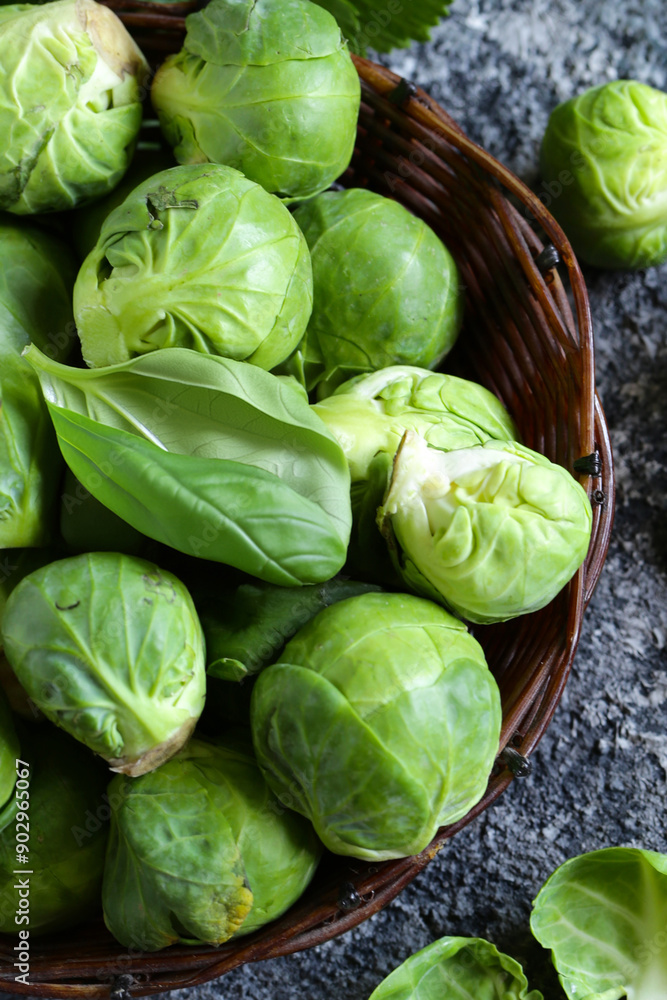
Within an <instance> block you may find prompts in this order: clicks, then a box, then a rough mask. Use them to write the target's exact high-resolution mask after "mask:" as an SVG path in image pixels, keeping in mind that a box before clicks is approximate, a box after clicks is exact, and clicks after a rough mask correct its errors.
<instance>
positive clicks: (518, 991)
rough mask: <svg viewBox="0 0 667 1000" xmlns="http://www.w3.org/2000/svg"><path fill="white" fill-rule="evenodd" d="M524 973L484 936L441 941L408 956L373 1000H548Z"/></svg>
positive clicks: (382, 985)
mask: <svg viewBox="0 0 667 1000" xmlns="http://www.w3.org/2000/svg"><path fill="white" fill-rule="evenodd" d="M527 990H528V981H527V979H526V977H525V975H524V973H523V969H522V968H521V966H520V965H519V963H518V962H516V961H515V960H514V959H513V958H510V956H509V955H504V954H503V953H502V952H501V951H498V949H497V948H496V946H495V945H494V944H491V942H490V941H485V940H484V938H467V937H443V938H439V940H437V941H433V943H432V944H429V945H427V947H426V948H422V949H421V950H420V951H417V952H415V953H414V955H410V957H409V958H408V959H406V961H405V962H403V963H402V964H401V965H399V966H398V968H397V969H394V971H393V972H391V973H390V974H389V975H388V976H387V977H386V979H383V980H382V982H381V983H380V985H379V986H378V987H377V989H375V990H373V992H372V993H371V995H370V997H369V1000H454V998H455V997H459V998H461V1000H463V998H464V997H470V998H472V997H474V998H475V1000H544V998H543V997H542V994H541V993H540V992H539V990H530V992H527Z"/></svg>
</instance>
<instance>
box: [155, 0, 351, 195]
mask: <svg viewBox="0 0 667 1000" xmlns="http://www.w3.org/2000/svg"><path fill="white" fill-rule="evenodd" d="M186 27H187V34H186V37H185V43H184V46H183V48H182V50H181V51H180V52H179V53H177V54H175V55H171V56H169V57H168V58H167V59H166V60H165V62H164V63H163V64H162V66H161V67H160V68H159V69H158V72H157V73H156V75H155V79H154V80H153V86H152V88H151V97H152V100H153V106H154V107H155V110H156V112H157V114H158V117H159V119H160V123H161V125H162V129H163V131H164V133H165V135H166V137H167V139H168V141H169V142H170V143H171V145H172V146H173V147H174V154H175V156H176V159H177V160H178V161H179V163H205V162H207V161H210V162H213V163H226V164H229V166H231V167H236V168H237V169H238V170H241V171H242V172H243V173H244V174H245V175H246V176H247V177H249V178H250V179H251V180H254V181H257V183H258V184H261V185H262V186H263V187H264V188H266V190H267V191H271V192H273V193H275V194H280V195H285V196H289V197H291V198H308V197H310V196H311V195H314V194H316V193H317V192H318V191H323V190H324V189H325V188H327V187H329V185H330V184H331V182H332V181H334V180H335V179H336V178H337V177H338V176H339V174H342V173H343V171H344V170H345V168H346V167H347V165H348V163H349V162H350V158H351V156H352V150H353V148H354V142H355V139H356V135H357V115H358V112H359V102H360V95H361V90H360V84H359V76H358V74H357V71H356V69H355V67H354V64H353V63H352V60H351V58H350V55H349V53H348V50H347V46H346V44H345V40H344V39H343V37H342V35H341V32H340V28H339V27H338V25H337V24H336V21H335V20H334V18H333V17H332V16H331V14H329V13H328V11H326V10H323V8H322V7H319V6H317V5H316V4H313V3H310V2H309V0H211V2H210V3H208V4H207V5H206V7H205V8H204V10H201V11H198V12H197V13H196V14H190V15H189V17H188V18H187V19H186Z"/></svg>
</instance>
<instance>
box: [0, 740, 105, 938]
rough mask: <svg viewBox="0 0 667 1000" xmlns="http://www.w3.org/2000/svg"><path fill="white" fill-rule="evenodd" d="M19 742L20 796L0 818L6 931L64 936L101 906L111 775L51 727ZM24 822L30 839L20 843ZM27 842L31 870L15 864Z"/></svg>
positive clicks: (1, 910)
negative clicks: (20, 824) (22, 888)
mask: <svg viewBox="0 0 667 1000" xmlns="http://www.w3.org/2000/svg"><path fill="white" fill-rule="evenodd" d="M21 743H22V748H21V758H22V759H21V760H20V761H18V762H17V764H16V768H17V772H16V776H17V777H18V779H19V780H18V783H17V787H16V793H15V795H13V796H12V798H11V799H10V800H9V802H8V803H7V805H6V806H5V807H4V809H3V810H2V812H0V931H2V932H3V933H6V934H14V935H15V934H16V932H17V930H18V929H19V928H20V927H23V928H25V929H27V930H29V931H30V934H31V935H32V934H33V933H35V934H36V933H40V934H43V933H46V932H47V931H60V930H64V929H65V928H66V927H68V926H71V925H72V924H76V923H79V922H80V921H82V920H85V919H86V918H87V917H89V916H91V915H92V914H94V913H95V911H96V910H98V909H99V908H100V903H101V888H102V871H103V867H104V852H105V849H106V843H107V834H108V827H107V825H106V823H104V822H103V817H105V816H106V815H107V810H108V805H107V802H106V799H105V789H106V784H107V780H108V774H107V771H106V768H105V767H104V766H103V765H102V764H101V763H100V762H99V761H97V760H96V759H95V757H93V755H92V754H90V753H88V751H87V750H85V749H84V748H83V747H81V746H80V745H78V744H77V743H76V742H75V741H74V740H71V739H70V737H69V736H65V735H64V734H63V733H59V732H58V730H56V729H54V728H53V727H52V726H50V725H48V724H47V725H46V726H44V727H41V726H40V727H39V728H35V727H30V728H27V727H26V728H25V729H24V730H22V734H21ZM24 817H25V819H24ZM101 817H102V818H101ZM21 822H24V823H25V824H26V826H27V827H28V832H27V834H26V838H27V839H25V838H23V837H22V838H20V839H18V840H17V831H18V832H22V829H21V827H19V826H18V824H19V823H21ZM21 842H22V843H23V844H24V845H25V846H27V852H25V853H22V854H21V856H22V857H26V858H27V861H29V863H26V864H25V865H21V864H20V863H18V862H17V857H18V855H19V853H21V852H20V851H18V850H17V846H18V844H19V843H21ZM19 868H23V869H25V874H24V875H21V874H17V869H19ZM19 880H20V881H21V882H22V884H23V887H24V889H25V890H27V893H28V895H26V891H24V892H20V891H19V887H18V883H19ZM26 899H27V901H28V905H27V906H25V907H24V903H25V901H26ZM17 917H20V918H21V922H20V923H19V920H18V919H17Z"/></svg>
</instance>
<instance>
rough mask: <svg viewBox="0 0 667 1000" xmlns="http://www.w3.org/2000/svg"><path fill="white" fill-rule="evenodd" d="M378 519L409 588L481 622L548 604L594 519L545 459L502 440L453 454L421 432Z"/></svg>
mask: <svg viewBox="0 0 667 1000" xmlns="http://www.w3.org/2000/svg"><path fill="white" fill-rule="evenodd" d="M377 518H378V524H379V525H380V527H381V530H382V532H383V533H384V534H385V536H386V537H387V539H388V541H389V545H390V550H391V552H392V555H393V558H394V561H395V564H396V567H397V569H398V570H399V572H400V574H401V578H402V579H403V581H404V583H405V584H407V585H408V586H409V587H410V588H411V589H413V590H415V591H416V592H417V593H421V594H424V595H425V596H428V597H430V598H432V599H434V600H437V601H441V602H442V603H443V604H445V605H446V606H447V607H448V608H450V609H451V610H452V611H454V613H455V614H458V615H461V616H462V617H463V618H466V619H468V620H469V621H472V622H497V621H505V620H506V619H508V618H514V617H516V616H517V615H521V614H525V613H526V612H529V611H536V610H537V609H538V608H542V607H544V606H545V604H548V603H549V601H551V600H552V598H554V597H555V596H556V594H557V593H558V592H559V590H561V589H562V588H563V587H564V586H565V584H566V583H567V582H568V581H569V580H570V579H571V577H572V576H573V575H574V573H575V572H576V571H577V569H578V568H579V566H580V565H581V564H582V562H583V561H584V559H585V557H586V553H587V551H588V545H589V542H590V536H591V526H592V521H593V515H592V512H591V505H590V501H589V499H588V497H587V496H586V493H585V491H584V490H583V489H582V487H581V486H580V485H579V483H578V482H577V481H576V480H575V479H574V478H573V477H572V476H571V475H570V473H569V472H568V471H567V470H566V469H563V468H562V467H561V466H560V465H555V464H554V463H552V462H550V461H549V459H548V458H545V457H544V455H540V454H538V453H537V452H535V451H531V450H530V449H529V448H526V447H524V446H523V445H520V444H517V443H516V442H514V441H492V440H489V441H486V442H485V443H484V444H481V445H477V446H476V447H473V448H459V449H457V450H456V451H450V452H443V451H439V450H438V449H436V448H431V447H429V445H428V444H427V443H426V441H424V439H423V438H421V437H420V436H419V435H418V434H414V433H413V432H411V431H406V434H405V437H404V439H403V443H402V444H401V447H400V449H399V451H398V453H397V455H396V458H395V461H394V470H393V475H392V480H391V484H390V487H389V490H388V491H387V495H386V497H385V499H384V503H383V505H382V507H380V508H379V510H378V513H377Z"/></svg>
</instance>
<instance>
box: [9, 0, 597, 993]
mask: <svg viewBox="0 0 667 1000" xmlns="http://www.w3.org/2000/svg"><path fill="white" fill-rule="evenodd" d="M116 4H117V6H118V7H121V6H122V5H124V3H123V0H120V2H119V0H116ZM116 4H114V3H113V2H110V3H108V5H109V6H112V7H114V6H116ZM127 6H131V7H132V8H133V10H134V11H136V9H137V7H138V6H139V4H137V3H132V2H131V0H127ZM149 6H152V7H154V6H155V5H149ZM119 16H120V17H121V19H122V20H125V21H130V23H136V17H137V15H136V14H134V13H130V14H128V15H126V16H124V15H123V11H122V10H119ZM165 16H167V15H165ZM176 22H179V23H180V22H184V19H183V18H182V17H175V16H169V23H170V24H174V23H176ZM353 60H354V63H355V66H356V68H357V71H358V73H359V76H360V78H361V81H362V84H363V85H364V86H365V87H366V88H367V89H370V90H371V91H374V92H375V93H376V94H378V95H379V96H380V97H381V98H383V99H387V100H390V101H393V102H394V103H396V104H400V108H401V110H402V111H403V112H404V113H405V114H407V115H409V116H410V117H411V118H412V119H414V120H415V121H416V122H418V123H419V124H420V125H421V126H423V127H425V128H426V129H429V130H431V131H435V132H436V134H441V135H443V136H444V137H446V139H447V141H449V142H451V143H454V144H455V145H456V146H457V148H458V149H460V150H461V152H463V153H464V154H465V156H466V157H468V158H469V160H470V161H471V162H473V163H474V164H476V166H477V167H479V168H480V169H481V170H482V171H484V172H485V174H487V175H488V176H489V177H491V178H492V179H493V180H494V181H495V182H496V186H491V188H490V191H491V197H492V198H493V199H495V201H496V202H497V203H498V205H500V206H501V208H502V207H503V202H504V201H505V200H506V199H505V194H504V192H508V193H510V194H511V195H513V196H515V197H516V198H517V199H518V200H519V201H520V202H521V203H522V204H523V205H524V206H525V207H526V210H527V211H528V212H530V214H531V215H532V216H533V218H534V219H535V220H536V221H537V222H538V223H539V225H540V226H541V228H542V230H543V231H544V233H546V235H547V237H548V239H549V240H550V241H551V243H553V245H554V246H555V247H556V249H557V250H558V253H559V255H560V258H561V261H562V263H563V264H564V266H565V268H566V270H567V273H568V278H569V281H570V285H571V288H572V292H573V297H574V306H575V313H576V321H577V324H578V329H579V336H580V348H579V349H580V350H581V351H583V352H585V353H586V354H587V358H588V364H587V366H585V370H584V381H583V384H582V395H583V396H585V398H586V401H587V404H588V406H587V407H584V410H583V411H582V438H583V440H584V441H586V442H588V443H589V445H590V449H589V451H590V453H591V454H594V453H597V455H598V456H599V458H600V460H601V470H600V472H599V474H598V475H597V476H591V475H589V476H587V477H585V478H584V477H582V478H584V485H585V488H586V489H587V492H588V495H589V497H591V499H592V500H593V501H595V496H596V494H600V495H601V496H602V497H603V500H600V501H598V502H597V504H596V505H595V506H594V520H593V532H592V537H591V544H590V547H589V552H588V556H587V558H586V561H585V563H584V564H583V566H582V567H581V568H580V570H579V571H578V572H577V574H576V575H575V577H574V578H573V580H572V581H571V582H570V584H569V585H568V587H569V604H568V607H569V613H568V620H567V623H566V631H567V638H566V644H565V654H564V655H563V656H562V657H561V658H560V660H559V663H558V669H557V670H556V669H555V668H554V664H553V663H550V662H546V663H545V665H544V669H543V670H542V672H541V673H540V672H538V674H536V676H535V677H534V678H533V679H532V693H531V699H530V705H529V706H528V712H527V713H526V706H523V705H522V706H520V707H519V708H518V709H517V710H516V711H515V712H514V713H513V714H512V715H511V717H510V718H508V719H504V726H503V740H502V741H501V747H502V748H503V749H507V748H508V747H511V746H513V748H514V749H513V752H515V753H516V754H518V756H519V758H520V759H521V760H528V759H529V757H530V754H531V753H532V752H533V751H534V749H535V748H536V746H537V745H538V743H539V741H540V739H541V737H542V735H543V734H544V732H545V730H546V729H547V727H548V725H549V723H550V721H551V719H552V717H553V714H554V712H555V710H556V707H557V705H558V702H559V700H560V697H561V694H562V692H563V689H564V687H565V683H566V681H567V678H568V675H569V672H570V668H571V665H572V661H573V659H574V656H575V653H576V649H577V645H578V642H579V637H580V632H581V624H582V620H583V615H584V611H585V608H586V606H587V605H588V602H589V600H590V598H591V596H592V594H593V591H594V589H595V586H596V584H597V582H598V579H599V577H600V573H601V571H602V568H603V565H604V561H605V558H606V555H607V550H608V547H609V542H610V536H611V529H612V523H613V515H614V499H615V489H614V468H613V454H612V449H611V443H610V438H609V432H608V427H607V424H606V418H605V415H604V411H603V408H602V404H601V401H600V399H599V397H598V395H597V393H596V391H595V385H594V366H593V352H594V344H593V329H592V320H591V312H590V305H589V302H588V295H587V291H586V287H585V283H584V279H583V275H582V272H581V269H580V267H579V264H578V262H577V260H576V257H575V255H574V253H573V251H572V248H571V246H570V244H569V242H568V240H567V237H566V236H565V234H564V232H563V230H562V229H561V228H560V226H559V225H558V223H557V222H556V221H555V219H553V217H552V216H551V215H550V213H549V212H548V210H547V209H546V208H545V206H544V205H543V203H542V202H541V201H540V199H539V198H538V197H537V195H535V194H534V192H532V191H531V190H530V188H528V187H527V185H525V184H524V183H523V182H522V181H521V180H520V179H519V178H517V177H516V176H515V175H514V174H513V173H511V171H509V170H508V169H507V168H506V167H505V166H504V165H503V164H501V163H500V162H499V161H498V160H496V159H495V158H494V157H493V156H491V155H490V154H489V153H488V152H486V150H484V149H483V148H482V147H480V146H478V145H477V144H476V143H474V142H473V141H472V140H470V139H469V138H468V137H467V136H466V135H465V133H464V132H463V130H462V129H461V128H460V126H459V125H458V124H457V123H456V122H455V121H454V120H453V119H452V118H451V117H450V116H449V115H448V113H447V112H446V111H445V110H444V108H442V107H441V106H440V105H439V104H437V103H436V102H435V101H434V100H433V99H432V98H431V97H430V96H429V95H428V94H427V93H426V92H425V91H424V90H423V89H422V88H420V87H415V86H414V85H412V84H407V83H406V82H405V81H404V80H403V79H402V78H401V77H399V76H398V75H397V74H395V73H393V72H392V71H390V70H389V69H386V68H385V67H383V66H380V65H379V64H377V63H374V62H372V61H370V60H368V59H362V58H361V57H357V56H354V57H353ZM362 100H363V95H362ZM536 273H537V272H536ZM526 719H527V724H526V725H525V727H524V731H523V732H522V733H521V739H520V742H519V743H518V744H516V743H513V742H512V736H513V734H514V733H515V732H516V731H517V726H518V725H519V723H522V724H523V722H525V721H526ZM515 773H516V772H515ZM514 776H515V774H514V773H513V771H512V770H511V768H510V766H508V765H507V762H506V761H505V766H504V768H503V769H502V770H499V771H498V772H497V773H496V774H495V775H493V776H492V778H491V780H490V782H489V786H488V788H487V792H486V794H485V796H484V797H483V798H482V799H481V800H480V802H479V803H478V804H477V805H476V806H475V807H474V808H473V809H472V810H470V812H469V813H468V814H467V815H466V816H464V817H463V818H462V819H461V820H460V821H458V822H457V823H455V824H453V825H450V826H448V827H443V828H441V829H440V830H439V831H438V833H437V835H436V837H435V838H434V840H433V841H432V843H431V844H430V845H429V846H428V847H427V848H426V849H425V850H424V851H422V852H421V854H419V855H416V856H414V857H409V858H401V859H398V860H396V861H390V862H382V863H380V864H379V865H378V866H375V867H374V866H370V867H368V868H367V871H366V872H365V873H363V874H362V875H361V877H359V878H357V879H355V881H354V884H353V888H354V891H355V893H356V895H357V897H358V899H359V901H360V902H359V904H358V905H356V906H355V907H353V908H349V909H345V908H341V906H340V904H339V899H338V889H337V888H336V887H334V888H333V889H331V891H329V892H328V893H327V894H325V896H324V898H323V899H321V900H320V901H319V902H318V905H317V907H315V908H313V907H312V905H311V906H309V907H304V906H301V907H300V904H299V902H297V903H296V904H295V906H294V907H292V909H291V910H289V911H288V915H290V919H289V923H288V922H287V921H286V920H285V916H286V915H285V916H284V917H282V918H279V919H278V920H277V921H273V922H272V923H271V924H268V925H266V926H265V927H264V928H262V929H261V930H259V931H257V932H255V933H254V934H252V935H248V937H247V938H240V939H238V940H237V941H234V942H228V943H226V944H224V945H222V946H220V947H219V948H213V947H209V946H172V947H171V948H168V949H165V950H163V951H162V952H157V953H149V954H142V955H139V956H134V957H133V956H130V955H127V953H126V952H125V950H124V949H123V948H122V946H120V945H118V944H116V943H115V942H113V939H111V937H110V936H109V947H108V948H107V949H106V957H104V958H103V957H102V956H101V955H98V956H97V958H95V957H94V956H92V957H87V958H83V959H81V958H74V957H72V958H69V959H59V960H57V961H56V960H54V959H53V957H52V956H51V955H47V956H46V957H45V958H44V959H41V960H38V961H36V962H34V963H32V962H31V975H35V974H36V975H38V976H39V977H40V978H38V979H33V980H32V981H31V982H30V983H28V984H27V985H24V984H22V983H17V982H15V981H14V979H13V969H12V967H11V959H9V969H7V967H6V965H5V958H4V956H3V960H2V962H0V984H6V985H8V986H10V987H11V989H12V990H13V991H14V992H15V993H18V994H25V995H30V996H42V997H54V998H55V997H67V998H72V997H81V998H91V1000H93V998H95V1000H98V998H99V1000H102V998H110V997H111V996H112V989H113V983H114V982H116V984H117V983H118V981H119V977H120V979H122V978H123V976H129V977H130V979H131V982H128V983H127V984H126V987H125V988H126V992H125V994H124V995H125V996H145V995H151V994H156V993H161V992H168V991H171V990H173V989H178V988H184V987H187V986H194V985H200V984H202V983H205V982H208V981H210V980H212V979H215V978H218V977H219V976H221V975H223V974H224V973H226V972H228V971H231V970H232V969H234V968H237V967H239V966H241V965H244V964H246V963H248V962H256V961H261V960H266V959H268V958H276V957H279V956H285V955H288V954H292V953H294V952H297V951H301V950H304V949H306V948H310V947H312V946H313V945H316V944H321V943H323V942H325V941H327V940H330V939H331V938H333V937H337V936H338V935H340V934H341V933H344V932H345V931H347V930H350V929H351V928H353V927H355V926H357V925H358V924H360V923H361V922H362V921H364V920H366V919H367V918H368V917H369V916H371V915H372V914H374V913H376V912H378V911H379V910H380V909H382V908H383V907H384V906H386V905H387V904H388V903H389V902H390V901H391V900H393V899H394V898H395V897H396V896H397V895H398V894H399V892H400V891H401V890H402V889H403V888H404V887H405V886H407V885H408V884H409V883H410V882H411V881H412V880H413V879H414V878H415V877H416V876H417V875H418V874H419V873H420V872H421V871H422V870H423V869H424V868H425V867H426V866H427V865H428V863H429V862H430V861H431V860H432V859H433V858H434V857H435V856H436V854H437V853H438V852H439V851H440V850H441V849H442V847H443V846H444V844H445V843H446V841H447V840H448V839H449V838H450V837H451V836H453V835H454V834H455V833H457V832H458V831H459V830H460V829H462V828H463V827H464V826H466V825H467V824H468V823H470V822H471V821H472V820H474V819H475V818H476V817H477V816H478V815H480V813H481V812H483V810H484V809H486V808H487V806H489V805H490V804H491V802H493V801H494V800H495V799H497V798H498V796H499V795H500V794H501V793H502V792H503V791H504V790H505V788H507V786H508V785H509V784H510V782H511V781H512V780H513V777H514ZM2 940H10V941H12V942H13V940H14V938H13V936H11V935H0V941H2ZM43 940H44V939H43ZM2 951H3V949H2V947H1V946H0V954H2ZM47 951H48V949H47ZM7 955H11V945H9V946H8V948H7ZM102 975H104V976H105V977H106V981H104V979H101V976H102Z"/></svg>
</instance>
